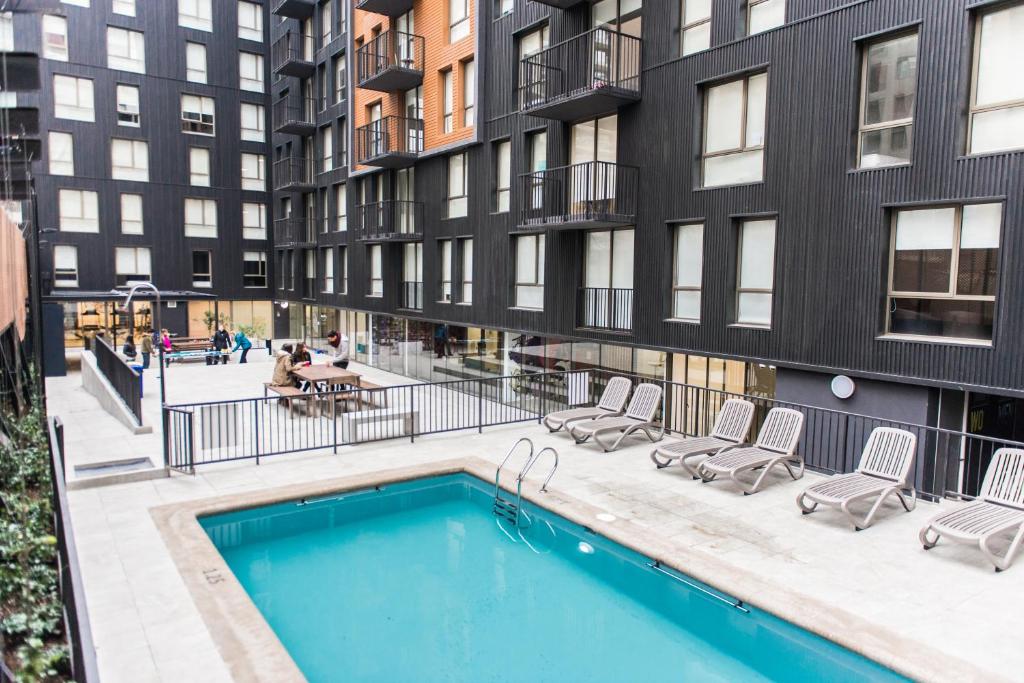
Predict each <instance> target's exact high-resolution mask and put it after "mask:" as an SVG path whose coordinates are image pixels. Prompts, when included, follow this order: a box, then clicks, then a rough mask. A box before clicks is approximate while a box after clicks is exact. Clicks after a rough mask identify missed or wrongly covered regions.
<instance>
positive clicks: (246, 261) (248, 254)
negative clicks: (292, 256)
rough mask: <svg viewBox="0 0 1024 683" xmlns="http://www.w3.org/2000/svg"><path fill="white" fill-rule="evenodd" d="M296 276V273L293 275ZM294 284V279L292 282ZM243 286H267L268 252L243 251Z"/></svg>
mask: <svg viewBox="0 0 1024 683" xmlns="http://www.w3.org/2000/svg"><path fill="white" fill-rule="evenodd" d="M293 277H294V275H293ZM292 284H293V285H294V280H293V282H292ZM242 286H243V287H266V286H267V252H265V251H244V252H242Z"/></svg>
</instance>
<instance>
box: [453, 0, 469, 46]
mask: <svg viewBox="0 0 1024 683" xmlns="http://www.w3.org/2000/svg"><path fill="white" fill-rule="evenodd" d="M468 35H469V0H448V42H449V43H457V42H459V41H460V40H462V39H463V38H465V37H466V36H468Z"/></svg>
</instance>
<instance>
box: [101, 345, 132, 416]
mask: <svg viewBox="0 0 1024 683" xmlns="http://www.w3.org/2000/svg"><path fill="white" fill-rule="evenodd" d="M93 339H94V341H93V345H92V352H93V354H95V356H96V367H97V368H98V369H99V371H100V372H101V373H103V376H104V377H106V378H107V381H108V382H110V386H112V387H114V391H116V392H117V395H118V396H120V397H121V400H122V401H124V404H125V405H126V406H128V410H130V411H131V412H132V415H134V416H135V420H136V421H137V422H138V423H139V424H140V425H141V424H142V382H141V380H140V378H139V373H137V372H135V370H133V369H132V368H131V367H130V366H129V365H128V363H126V362H125V361H124V359H123V358H121V356H119V355H117V351H115V350H114V348H113V347H112V346H110V343H109V342H107V340H105V339H104V338H103V337H94V338H93Z"/></svg>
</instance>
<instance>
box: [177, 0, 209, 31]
mask: <svg viewBox="0 0 1024 683" xmlns="http://www.w3.org/2000/svg"><path fill="white" fill-rule="evenodd" d="M210 3H211V0H178V26H184V27H185V28H196V29H199V30H200V31H210V32H213V12H212V11H211V8H210Z"/></svg>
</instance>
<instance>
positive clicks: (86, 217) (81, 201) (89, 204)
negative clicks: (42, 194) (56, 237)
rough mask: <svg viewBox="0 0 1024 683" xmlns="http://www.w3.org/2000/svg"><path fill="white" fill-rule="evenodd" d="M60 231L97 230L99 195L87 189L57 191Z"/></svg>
mask: <svg viewBox="0 0 1024 683" xmlns="http://www.w3.org/2000/svg"><path fill="white" fill-rule="evenodd" d="M57 204H58V210H59V212H60V230H61V232H99V231H100V218H99V212H100V210H99V195H98V194H97V193H96V192H91V191H89V190H68V189H62V190H58V192H57Z"/></svg>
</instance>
